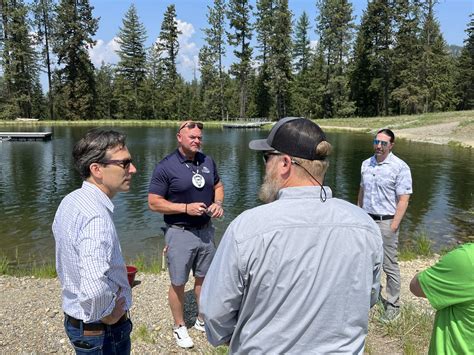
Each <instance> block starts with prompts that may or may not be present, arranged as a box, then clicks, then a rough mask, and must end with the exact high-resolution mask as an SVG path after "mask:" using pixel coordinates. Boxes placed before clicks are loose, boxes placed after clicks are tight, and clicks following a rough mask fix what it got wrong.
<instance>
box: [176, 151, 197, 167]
mask: <svg viewBox="0 0 474 355" xmlns="http://www.w3.org/2000/svg"><path fill="white" fill-rule="evenodd" d="M201 154H202V153H201V152H197V153H196V155H195V156H194V160H193V163H195V162H199V163H202V158H201ZM176 156H177V157H178V161H179V162H180V163H181V164H183V163H185V162H187V161H190V160H189V159H186V157H185V156H184V155H183V154H181V152H180V150H179V149H176Z"/></svg>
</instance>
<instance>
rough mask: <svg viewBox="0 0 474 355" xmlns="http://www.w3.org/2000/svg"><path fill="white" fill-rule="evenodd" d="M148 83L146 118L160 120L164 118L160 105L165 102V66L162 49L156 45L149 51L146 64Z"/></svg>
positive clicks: (145, 93)
mask: <svg viewBox="0 0 474 355" xmlns="http://www.w3.org/2000/svg"><path fill="white" fill-rule="evenodd" d="M146 69H147V74H146V83H145V85H144V91H145V92H144V101H145V103H147V105H145V107H144V112H145V113H146V114H145V117H150V118H153V119H158V118H161V117H164V112H163V110H162V106H161V105H160V103H161V102H162V101H163V100H164V97H163V92H162V91H161V88H162V87H164V84H163V77H164V74H163V73H164V70H165V69H164V64H163V61H162V60H161V49H160V47H159V45H158V43H154V44H153V45H152V46H151V48H150V49H149V51H148V56H147V63H146Z"/></svg>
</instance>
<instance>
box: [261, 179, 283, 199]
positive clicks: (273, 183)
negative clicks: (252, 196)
mask: <svg viewBox="0 0 474 355" xmlns="http://www.w3.org/2000/svg"><path fill="white" fill-rule="evenodd" d="M270 175H273V174H270ZM278 191H280V184H279V183H278V181H277V179H276V178H274V177H272V176H269V175H265V178H264V180H263V184H262V186H261V187H260V191H259V192H258V198H259V199H260V201H262V202H263V203H270V202H273V201H275V200H276V199H277V197H278Z"/></svg>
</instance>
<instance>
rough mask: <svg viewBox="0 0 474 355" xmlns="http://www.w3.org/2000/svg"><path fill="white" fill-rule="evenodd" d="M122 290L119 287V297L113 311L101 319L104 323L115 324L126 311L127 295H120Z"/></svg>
mask: <svg viewBox="0 0 474 355" xmlns="http://www.w3.org/2000/svg"><path fill="white" fill-rule="evenodd" d="M121 292H122V289H121V288H119V290H118V292H117V299H116V300H115V306H114V309H113V310H112V313H110V314H109V315H108V316H105V317H104V318H102V319H101V322H102V323H104V324H108V325H112V324H115V323H117V322H118V321H119V319H120V318H122V316H123V315H124V314H125V312H126V309H125V297H123V296H122V297H120V293H121Z"/></svg>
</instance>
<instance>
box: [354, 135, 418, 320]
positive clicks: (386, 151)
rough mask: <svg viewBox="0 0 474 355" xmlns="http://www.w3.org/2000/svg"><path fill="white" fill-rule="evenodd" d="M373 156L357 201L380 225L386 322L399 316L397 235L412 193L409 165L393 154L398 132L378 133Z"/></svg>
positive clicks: (365, 164) (365, 167)
mask: <svg viewBox="0 0 474 355" xmlns="http://www.w3.org/2000/svg"><path fill="white" fill-rule="evenodd" d="M373 144H374V155H373V156H372V157H370V158H369V159H366V160H364V162H363V163H362V168H361V182H360V190H359V197H358V202H357V204H358V205H359V206H360V207H362V208H363V209H364V210H365V211H366V212H367V213H368V214H369V216H371V217H372V218H373V219H374V220H375V222H376V223H377V224H378V226H379V227H380V231H381V232H382V237H383V248H384V260H383V270H384V272H385V274H386V275H387V289H386V295H387V299H386V300H383V301H384V305H385V313H384V314H383V316H382V317H381V321H383V322H391V321H393V320H395V319H396V318H398V316H399V315H400V267H399V266H398V234H399V230H400V223H401V221H402V219H403V216H404V215H405V212H406V210H407V207H408V200H409V199H410V195H411V194H412V193H413V189H412V179H411V172H410V168H409V167H408V165H407V164H406V163H405V162H404V161H403V160H401V159H400V158H398V157H397V156H395V154H393V153H392V149H393V146H394V144H395V134H394V133H393V132H392V131H391V130H390V129H387V128H385V129H381V130H380V131H378V132H377V135H376V136H375V139H374V141H373Z"/></svg>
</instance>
